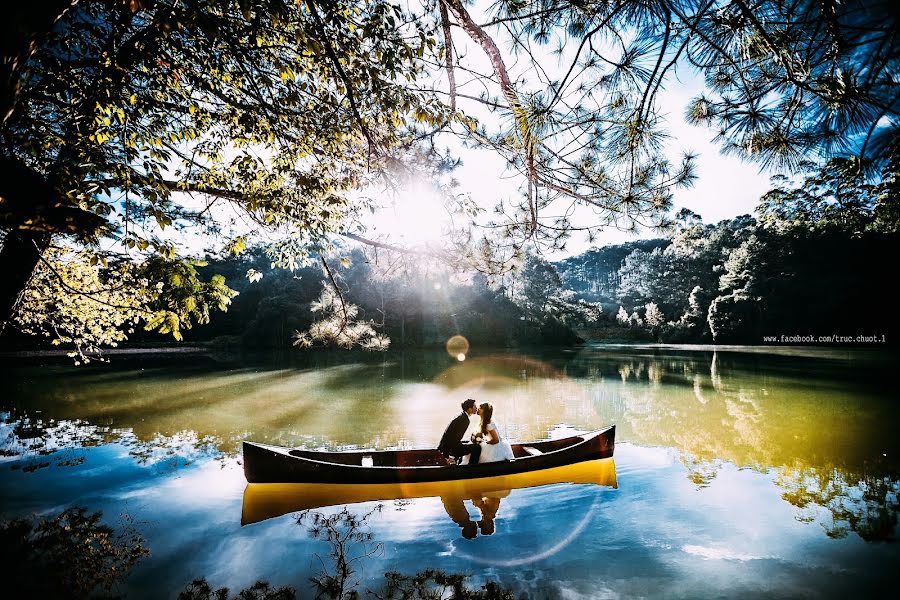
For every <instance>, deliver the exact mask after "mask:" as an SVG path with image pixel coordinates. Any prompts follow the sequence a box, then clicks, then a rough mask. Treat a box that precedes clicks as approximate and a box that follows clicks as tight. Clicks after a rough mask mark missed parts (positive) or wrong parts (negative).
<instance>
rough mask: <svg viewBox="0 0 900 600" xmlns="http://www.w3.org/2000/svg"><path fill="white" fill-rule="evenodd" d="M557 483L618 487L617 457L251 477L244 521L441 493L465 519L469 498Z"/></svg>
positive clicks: (482, 497) (245, 498) (439, 494)
mask: <svg viewBox="0 0 900 600" xmlns="http://www.w3.org/2000/svg"><path fill="white" fill-rule="evenodd" d="M553 484H583V485H589V484H590V485H598V486H608V487H613V488H615V487H616V486H617V482H616V466H615V462H614V461H613V459H612V458H603V459H599V460H591V461H584V462H580V463H575V464H573V465H567V466H564V467H556V468H553V469H544V470H541V471H532V472H528V473H515V474H512V475H503V476H500V477H483V478H478V479H459V480H454V481H434V482H419V483H391V484H353V483H345V484H340V485H335V484H328V483H303V484H300V483H251V484H248V485H247V487H246V489H245V490H244V498H243V506H242V511H241V524H242V525H247V524H250V523H258V522H260V521H264V520H266V519H270V518H272V517H277V516H280V515H284V514H287V513H291V512H298V511H303V510H309V509H315V508H322V507H327V506H338V505H347V504H357V503H363V502H375V501H389V500H398V499H411V498H429V497H435V498H438V497H439V498H441V499H442V501H443V502H444V506H445V509H446V510H447V513H448V514H449V515H450V518H451V519H453V520H454V522H456V523H457V524H460V523H461V522H462V523H466V522H467V520H466V518H464V517H463V516H462V512H460V510H459V506H460V505H461V504H462V503H463V501H464V500H469V501H475V500H477V501H478V502H481V503H483V502H482V500H483V499H485V498H500V497H505V496H508V495H509V494H510V492H511V491H512V490H518V489H523V488H532V487H540V486H547V485H553ZM451 505H452V513H453V514H451V508H447V507H448V506H451ZM489 510H490V509H489ZM466 514H468V513H466ZM494 515H496V510H495V511H494V513H493V514H492V515H491V517H490V518H491V519H493V516H494ZM457 519H459V520H457ZM462 526H463V525H460V527H462Z"/></svg>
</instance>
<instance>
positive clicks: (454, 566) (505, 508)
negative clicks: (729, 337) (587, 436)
mask: <svg viewBox="0 0 900 600" xmlns="http://www.w3.org/2000/svg"><path fill="white" fill-rule="evenodd" d="M895 359H896V357H895V356H890V355H886V354H877V353H870V352H863V351H825V350H806V351H798V350H793V351H782V352H778V353H774V352H765V351H762V352H760V351H754V352H743V351H722V350H718V351H713V350H711V349H685V348H658V347H657V348H653V347H643V348H641V347H603V348H592V349H577V350H572V351H562V352H554V353H552V354H551V353H547V354H540V353H531V354H527V355H525V354H509V353H506V354H488V353H484V354H482V355H478V353H477V352H474V353H473V354H472V355H470V357H469V358H468V359H467V360H466V361H465V362H461V363H460V362H457V361H455V360H453V359H452V358H450V357H449V356H447V355H446V354H444V353H442V352H425V353H422V352H416V353H411V352H406V353H404V354H401V353H388V354H386V355H377V356H374V355H366V356H360V355H357V354H350V353H328V354H325V353H322V354H314V355H307V356H303V355H294V356H292V357H291V358H289V359H284V358H283V359H280V360H277V359H267V360H260V359H257V360H253V359H246V358H244V359H234V358H231V359H221V358H215V357H209V356H203V355H194V354H186V355H178V356H170V357H159V356H157V357H145V358H137V357H115V358H113V362H112V363H111V364H108V365H98V366H89V367H79V368H76V367H72V366H69V365H66V364H64V363H60V362H56V363H53V364H44V365H42V366H34V365H29V364H25V363H22V362H19V363H16V362H10V361H7V363H6V365H5V366H4V367H3V368H2V369H0V378H2V381H0V410H2V411H3V412H2V414H0V447H2V456H0V512H2V514H3V516H5V517H7V518H9V517H18V516H26V515H30V514H35V513H36V514H39V515H45V514H46V515H52V514H56V513H58V512H60V511H62V510H64V509H66V508H68V507H70V506H84V507H86V508H88V509H90V510H102V511H103V513H104V519H105V521H107V522H109V523H110V524H112V525H116V524H117V523H118V522H119V521H118V519H119V516H120V515H122V514H125V515H127V516H128V519H130V520H131V522H133V523H134V525H135V527H137V528H138V530H139V531H140V532H141V533H142V535H143V536H144V538H145V539H146V541H147V546H148V547H149V548H150V549H151V552H152V555H151V556H150V557H148V558H146V559H144V560H143V561H142V562H141V563H139V565H138V566H137V567H136V568H135V569H134V570H133V571H132V574H131V576H130V577H129V578H128V579H127V580H126V581H125V582H124V583H123V584H122V586H121V587H120V589H119V591H120V592H122V593H125V594H126V595H127V597H129V598H167V597H168V598H174V597H175V596H177V593H178V592H179V591H180V590H182V589H183V588H184V586H185V585H186V584H187V583H189V582H190V581H191V580H193V579H195V578H197V577H201V576H205V577H206V578H207V579H208V580H209V581H210V583H211V584H212V585H214V586H217V587H218V586H228V587H230V588H231V589H233V590H238V589H241V588H243V587H246V586H249V585H251V584H252V583H253V582H254V581H256V580H257V579H267V580H268V581H270V582H271V583H273V584H275V585H278V586H281V585H291V586H293V587H295V588H297V590H298V596H299V597H301V598H302V597H308V596H310V595H311V593H312V589H311V588H310V586H309V584H308V578H309V576H310V575H313V574H315V573H317V572H318V571H319V562H318V560H317V559H315V557H314V555H315V554H317V553H318V554H320V555H323V556H324V555H325V554H326V553H327V547H326V546H325V545H323V543H322V542H321V541H318V540H315V539H312V538H311V536H310V535H309V533H308V531H307V527H306V526H305V525H298V524H297V519H296V514H286V515H283V516H280V517H275V518H271V519H268V520H265V521H262V522H258V523H254V524H250V525H245V526H243V527H242V526H241V508H242V501H243V495H244V489H245V487H246V481H245V480H244V477H243V472H242V470H241V465H240V442H241V441H242V440H244V439H253V440H257V441H265V442H269V443H275V444H281V445H294V446H305V447H309V448H320V447H321V448H333V449H337V448H347V447H354V446H355V447H368V448H396V447H415V446H432V445H434V444H435V443H436V441H437V439H438V438H439V437H440V434H441V432H442V430H443V428H444V426H445V425H446V423H447V421H448V420H449V419H450V418H452V417H453V416H454V415H455V414H456V412H457V411H458V406H459V403H460V402H461V401H462V400H463V399H465V398H466V397H474V398H476V399H478V400H479V401H489V402H492V403H493V404H494V406H495V419H496V420H497V421H498V422H499V423H500V426H501V429H502V430H505V432H506V435H507V436H508V437H510V438H514V439H517V440H533V439H540V438H547V437H555V436H562V435H566V434H568V433H570V432H571V431H572V430H591V429H596V428H599V427H601V426H605V425H608V424H613V423H614V424H616V426H617V443H616V451H615V480H616V481H617V486H615V487H614V486H611V485H591V484H577V485H573V484H555V485H546V486H541V487H531V488H522V489H512V490H505V491H504V490H498V491H497V492H496V493H493V494H491V495H489V496H487V497H485V498H483V499H480V500H479V499H476V500H475V503H473V502H472V501H471V500H468V501H466V502H465V504H464V506H465V509H464V511H468V514H469V515H470V518H471V519H474V520H476V521H477V520H479V519H482V514H483V512H485V511H486V513H487V514H488V518H489V517H490V515H491V514H494V515H495V516H494V519H493V527H494V531H493V532H492V533H490V528H487V531H484V530H483V531H481V532H479V535H477V537H475V538H474V539H465V538H464V537H463V536H462V535H461V532H462V529H461V528H460V526H459V525H458V524H457V523H456V522H454V520H453V517H454V516H456V517H457V520H458V517H459V506H458V505H457V506H450V505H449V504H448V502H447V498H444V499H443V500H442V499H441V498H438V497H427V498H414V499H404V500H388V501H384V502H380V503H375V502H369V503H357V504H353V505H350V510H351V511H353V512H354V513H355V514H358V515H369V516H368V518H367V519H366V521H365V527H366V528H367V529H368V530H369V531H371V533H372V534H373V536H374V539H375V540H377V541H380V542H382V543H383V544H384V550H383V552H381V553H379V554H377V555H375V556H372V557H371V558H368V559H366V560H365V561H362V562H361V564H360V568H361V573H360V580H361V584H360V589H361V590H364V589H365V588H367V587H368V588H372V589H378V588H379V587H380V586H381V584H382V582H383V577H382V574H383V573H384V572H385V571H388V570H399V571H401V572H404V573H408V574H412V573H414V572H415V571H417V570H421V569H424V568H439V569H443V570H445V571H449V572H463V573H467V574H469V575H471V577H472V579H471V583H474V584H477V583H480V582H483V581H485V580H495V581H499V582H500V583H502V584H504V585H506V586H508V587H511V588H513V589H515V590H516V591H517V592H519V593H520V594H522V595H527V596H528V597H531V598H619V597H621V598H632V597H667V598H698V597H723V596H724V597H742V598H744V597H757V596H759V597H762V596H764V597H791V598H795V597H843V596H846V595H848V594H856V595H862V596H861V597H866V596H872V595H881V594H885V595H887V594H889V593H890V590H891V589H892V588H893V587H894V586H895V582H896V580H897V577H896V574H895V571H896V568H897V567H898V566H900V548H898V545H897V543H896V542H897V533H898V530H897V512H898V492H900V436H897V428H898V425H900V404H898V402H897V393H896V391H895V389H896V360H895ZM475 504H479V505H480V508H479V507H478V506H476V505H475ZM377 507H380V510H377V511H375V512H373V509H375V508H377ZM341 508H342V507H341V506H338V507H334V508H328V509H320V512H323V513H325V514H333V513H335V512H338V511H339V510H340V509H341ZM370 513H371V514H370ZM464 517H465V512H464V513H463V518H464ZM486 532H487V533H490V535H485V533H486Z"/></svg>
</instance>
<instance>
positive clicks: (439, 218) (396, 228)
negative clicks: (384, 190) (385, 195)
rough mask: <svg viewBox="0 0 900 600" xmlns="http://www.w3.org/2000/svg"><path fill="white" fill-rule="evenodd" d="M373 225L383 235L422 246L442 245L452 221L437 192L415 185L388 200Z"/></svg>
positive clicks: (425, 183) (423, 185)
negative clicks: (439, 242)
mask: <svg viewBox="0 0 900 600" xmlns="http://www.w3.org/2000/svg"><path fill="white" fill-rule="evenodd" d="M373 224H374V226H375V228H376V229H377V230H378V232H380V233H386V234H388V235H390V236H391V237H393V238H396V239H397V240H400V241H405V242H406V243H407V244H410V245H419V244H425V243H429V242H436V241H439V240H440V239H441V238H442V237H443V234H444V231H445V230H446V228H447V227H448V224H449V219H448V215H447V210H446V209H445V207H444V204H443V203H442V202H441V198H440V196H439V194H438V193H437V190H435V188H434V187H433V186H432V185H431V184H430V183H428V182H415V183H410V184H408V185H407V187H406V188H405V189H403V190H402V191H401V192H400V193H399V194H397V196H396V197H395V198H393V199H387V200H386V201H385V203H384V205H383V206H382V208H381V210H379V211H378V212H376V213H375V217H374V223H373Z"/></svg>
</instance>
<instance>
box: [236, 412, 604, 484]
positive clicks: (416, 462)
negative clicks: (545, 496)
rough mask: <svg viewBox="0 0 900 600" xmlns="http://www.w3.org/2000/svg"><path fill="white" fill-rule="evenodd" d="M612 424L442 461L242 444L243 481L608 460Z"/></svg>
mask: <svg viewBox="0 0 900 600" xmlns="http://www.w3.org/2000/svg"><path fill="white" fill-rule="evenodd" d="M615 436H616V428H615V425H612V426H610V427H607V428H606V429H601V430H598V431H592V432H590V433H584V434H581V435H575V436H572V437H567V438H562V439H557V440H543V441H538V442H530V443H527V444H512V448H513V455H514V456H515V458H514V459H513V460H505V461H500V462H491V463H481V464H477V465H447V462H446V460H445V459H444V458H443V456H442V455H441V453H440V452H438V451H437V450H436V449H434V448H426V449H418V450H382V451H374V450H368V451H366V450H363V451H358V450H357V451H351V452H323V451H317V450H299V449H291V448H284V447H281V446H269V445H266V444H257V443H255V442H244V475H245V476H246V478H247V482H248V483H330V484H348V483H353V484H358V483H418V482H426V481H454V480H457V479H475V478H481V477H499V476H503V475H511V474H514V473H527V472H531V471H540V470H543V469H551V468H554V467H561V466H565V465H571V464H574V463H578V462H583V461H587V460H595V459H599V458H610V457H612V455H613V448H614V445H615Z"/></svg>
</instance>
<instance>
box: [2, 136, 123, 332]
mask: <svg viewBox="0 0 900 600" xmlns="http://www.w3.org/2000/svg"><path fill="white" fill-rule="evenodd" d="M105 223H106V221H105V220H104V219H103V217H100V216H99V215H96V214H94V213H92V212H88V211H86V210H84V209H82V208H81V207H79V206H77V205H75V204H74V202H73V201H72V200H70V199H69V198H67V197H66V196H65V195H63V194H60V193H59V192H58V191H57V190H56V189H55V188H54V186H53V185H51V184H50V183H48V182H47V179H46V178H45V177H44V176H43V175H42V174H40V173H38V172H37V171H35V170H33V169H32V168H30V167H29V166H28V165H26V164H24V163H23V162H21V161H19V160H18V159H15V158H12V157H9V156H3V155H2V154H0V228H3V229H4V230H5V231H6V237H5V239H4V241H3V249H2V250H0V273H2V274H3V276H2V277H0V334H2V333H3V331H4V330H5V329H6V326H7V325H8V324H9V322H10V321H11V320H12V318H13V315H14V314H15V310H16V307H17V306H18V304H19V301H20V300H21V298H22V292H23V291H24V290H25V287H26V286H27V285H28V282H29V281H30V280H31V277H32V275H34V270H35V268H36V267H37V264H38V261H39V260H40V257H41V254H42V253H43V252H44V250H46V249H47V247H48V246H49V245H50V239H51V237H52V235H53V234H54V233H58V234H74V235H79V236H82V237H89V236H90V235H92V234H93V233H95V232H97V231H98V230H99V229H100V228H101V227H103V226H104V224H105Z"/></svg>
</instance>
